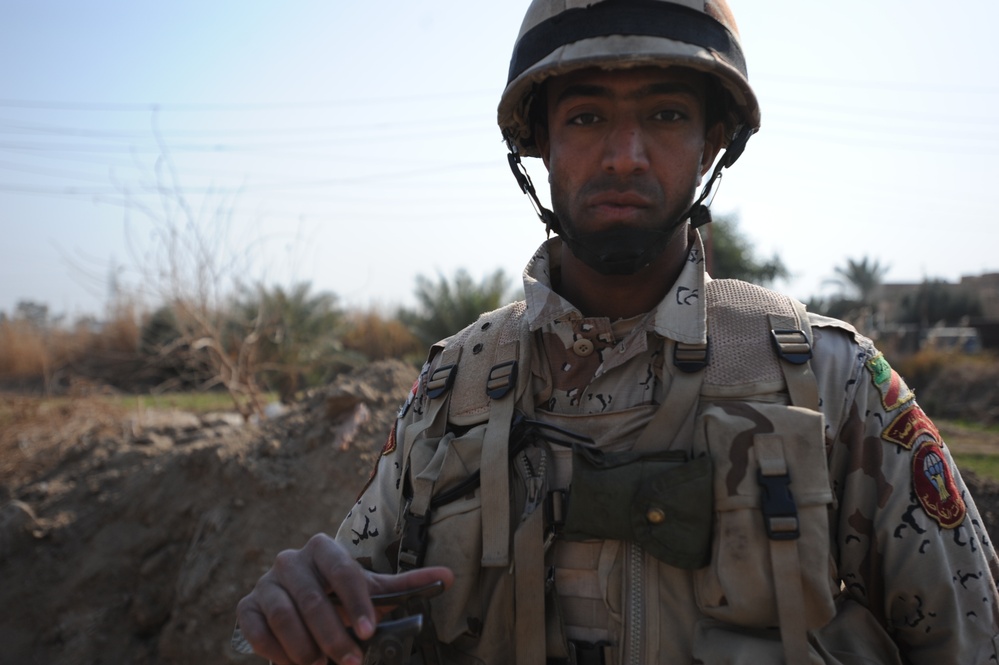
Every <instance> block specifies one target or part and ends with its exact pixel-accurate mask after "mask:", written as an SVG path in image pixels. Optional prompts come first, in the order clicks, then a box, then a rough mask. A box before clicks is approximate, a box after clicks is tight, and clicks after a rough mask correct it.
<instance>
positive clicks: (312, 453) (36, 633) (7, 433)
mask: <svg viewBox="0 0 999 665" xmlns="http://www.w3.org/2000/svg"><path fill="white" fill-rule="evenodd" d="M414 374H415V370H414V369H413V368H412V367H410V366H407V365H405V364H403V363H398V362H383V363H377V364H374V365H371V366H370V367H367V368H365V369H363V370H360V371H358V372H357V373H355V374H353V375H351V376H348V377H345V378H343V379H341V380H339V381H337V382H336V384H335V385H332V386H330V387H329V388H328V389H326V390H323V391H321V392H318V393H316V394H314V395H311V396H310V397H309V398H307V399H306V400H304V401H303V402H302V403H301V404H299V405H297V406H296V407H294V408H293V409H292V411H291V412H289V413H288V414H286V415H284V416H281V417H279V418H274V419H272V420H271V421H268V422H267V423H266V424H265V425H262V426H258V425H252V424H249V425H248V424H244V423H242V422H241V421H240V420H239V419H238V418H234V417H233V416H231V415H226V414H215V415H209V416H194V415H192V414H189V413H181V412H150V411H142V410H139V409H138V408H136V409H124V408H122V407H112V406H109V405H108V402H107V401H105V400H100V399H97V398H79V399H75V400H66V401H59V402H51V401H41V400H38V399H33V398H24V397H12V396H8V397H0V422H2V423H5V426H4V427H3V428H0V506H2V508H0V580H3V584H2V585H0V644H3V656H2V657H0V662H5V663H8V662H9V663H19V664H33V663H38V664H51V663H69V664H73V665H75V664H91V663H109V664H120V663H130V664H136V665H143V664H150V663H163V664H177V665H180V664H181V663H184V664H187V663H198V664H199V665H210V664H213V663H219V664H222V663H228V662H231V661H230V655H231V654H230V652H229V650H228V642H229V636H230V634H231V631H232V628H233V624H234V621H235V614H234V608H235V606H236V603H237V602H238V600H239V598H240V597H241V596H243V595H244V594H245V593H246V592H247V591H249V589H250V588H251V587H252V585H253V583H254V581H255V580H256V579H257V577H259V576H260V574H261V573H263V572H264V571H265V570H266V569H267V567H268V566H269V565H270V562H271V561H272V560H273V559H274V556H275V555H276V554H277V553H278V552H279V551H280V550H281V549H283V548H286V547H298V546H301V545H303V544H304V543H305V542H306V540H308V538H309V536H311V535H312V534H313V533H315V532H318V531H331V530H335V528H336V526H337V524H338V522H339V518H340V516H342V515H343V514H344V513H345V512H346V510H347V508H348V507H349V506H350V505H351V504H352V503H353V502H354V500H355V497H356V495H357V493H358V491H359V489H360V488H361V486H362V485H363V484H364V481H365V479H366V478H367V476H368V474H369V472H370V470H371V468H372V467H373V464H374V460H375V459H376V457H377V455H378V453H379V451H380V449H381V447H382V445H383V444H384V442H385V437H386V435H387V433H388V431H389V428H390V426H391V423H392V421H393V418H394V415H395V411H396V409H397V407H398V406H399V404H401V403H402V401H403V400H404V399H405V396H406V394H407V392H408V391H409V388H410V386H411V385H412V381H413V378H414ZM948 432H950V433H951V435H952V436H953V441H952V442H951V445H952V446H953V447H955V448H960V447H968V449H969V450H970V449H971V448H972V447H975V449H976V450H977V449H981V450H988V451H992V452H995V451H999V440H996V439H999V434H995V433H992V434H988V433H983V432H981V431H972V430H967V429H965V428H961V427H959V426H957V425H953V426H950V427H949V428H948ZM970 481H971V482H970V485H971V489H972V493H973V494H974V495H975V497H976V500H977V502H978V504H979V508H980V509H981V510H982V512H983V514H984V515H985V519H986V524H987V527H988V529H989V530H990V531H991V532H992V533H997V532H999V522H997V520H999V487H997V486H996V485H994V484H990V483H983V482H979V481H978V479H975V478H970ZM257 662H260V661H257Z"/></svg>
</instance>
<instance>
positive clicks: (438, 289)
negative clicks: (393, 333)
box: [399, 269, 511, 345]
mask: <svg viewBox="0 0 999 665" xmlns="http://www.w3.org/2000/svg"><path fill="white" fill-rule="evenodd" d="M509 289H510V287H509V279H508V278H507V276H506V274H505V273H504V272H503V270H497V271H496V272H494V273H493V274H491V275H487V276H486V277H485V278H483V280H482V281H481V282H480V283H478V284H476V283H475V281H474V280H473V279H472V276H471V275H469V274H468V271H466V270H464V269H459V270H458V271H457V272H456V273H455V275H454V277H453V278H452V279H451V280H450V281H449V280H448V279H447V278H445V277H444V276H443V275H438V279H437V281H436V282H434V281H432V280H430V279H428V278H427V277H424V276H423V275H418V276H417V277H416V290H415V292H414V294H415V295H416V300H417V302H418V303H419V310H418V311H415V312H414V311H409V310H402V311H400V312H399V319H400V320H401V321H403V322H404V323H406V325H408V326H409V327H410V329H411V330H412V331H413V334H415V335H416V336H417V337H418V338H419V339H420V341H421V342H423V343H424V344H427V345H429V344H433V343H434V342H437V341H438V340H441V339H444V338H445V337H449V336H451V335H453V334H455V333H456V332H458V331H459V330H461V329H462V328H464V327H465V326H467V325H468V324H470V323H474V322H475V320H476V319H477V318H479V314H482V313H483V312H489V311H492V310H494V309H497V308H498V307H500V306H502V305H504V304H506V303H508V302H510V301H511V298H509V297H508V292H509Z"/></svg>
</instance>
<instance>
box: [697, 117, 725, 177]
mask: <svg viewBox="0 0 999 665" xmlns="http://www.w3.org/2000/svg"><path fill="white" fill-rule="evenodd" d="M724 146H725V125H724V123H721V122H716V123H715V124H714V125H713V126H712V127H711V128H710V129H709V130H708V131H707V132H706V133H705V134H704V152H703V153H702V154H701V176H702V177H703V176H704V175H705V174H707V172H708V171H709V170H710V169H711V165H712V164H714V163H715V158H716V157H718V153H719V152H721V149H722V148H723V147H724Z"/></svg>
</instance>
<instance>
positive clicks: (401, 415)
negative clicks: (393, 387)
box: [392, 369, 426, 432]
mask: <svg viewBox="0 0 999 665" xmlns="http://www.w3.org/2000/svg"><path fill="white" fill-rule="evenodd" d="M425 372H426V369H424V371H423V372H420V375H419V376H418V377H416V381H413V389H412V390H410V391H409V397H407V398H406V402H405V403H404V404H403V405H402V406H401V407H399V412H398V413H397V414H396V416H395V417H396V418H405V417H406V414H407V413H409V407H411V406H413V400H414V399H416V393H417V391H418V390H419V389H420V380H421V379H422V378H423V375H424V373H425ZM392 431H393V432H395V428H394V427H393V428H392Z"/></svg>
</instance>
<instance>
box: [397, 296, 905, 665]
mask: <svg viewBox="0 0 999 665" xmlns="http://www.w3.org/2000/svg"><path fill="white" fill-rule="evenodd" d="M705 297H706V298H707V303H708V307H707V317H708V320H707V330H708V338H709V344H708V345H703V346H702V345H688V344H680V343H676V342H673V341H672V340H666V341H665V345H666V346H665V351H666V353H665V358H666V360H665V363H666V367H665V368H664V372H663V374H664V379H663V381H664V384H665V383H667V381H668V385H666V386H665V389H664V399H663V401H662V404H661V405H659V406H658V407H650V408H648V409H647V410H646V411H645V413H644V415H643V414H642V413H641V412H637V413H636V414H633V415H635V416H636V418H633V420H634V422H630V423H624V424H621V423H610V426H607V427H603V428H601V427H596V428H595V429H596V430H601V429H603V430H608V431H610V430H614V432H615V433H614V437H615V439H614V442H612V443H614V445H612V446H611V447H610V449H608V448H607V447H606V446H604V447H601V445H599V440H600V439H601V437H602V436H603V433H595V432H590V431H582V430H583V428H581V427H573V426H572V425H571V423H570V424H567V420H566V419H564V418H559V417H557V416H553V415H551V414H545V413H543V412H537V411H536V409H535V407H534V402H533V399H532V396H531V395H530V394H529V383H530V380H531V363H532V361H534V359H532V357H531V349H532V347H533V345H534V344H535V343H536V342H535V340H534V339H533V335H532V333H531V332H530V331H529V330H528V328H527V325H526V319H525V316H524V313H525V311H526V308H525V305H524V304H523V303H514V304H512V305H509V306H507V307H505V308H502V309H500V310H496V311H494V312H491V313H489V314H485V315H483V316H482V317H481V318H480V319H479V320H478V321H477V322H476V323H475V324H473V325H472V326H469V327H468V328H466V329H465V330H464V331H462V332H461V333H459V334H458V335H456V336H454V337H452V338H450V339H448V340H445V341H444V342H442V343H441V344H440V345H438V346H437V347H435V349H434V351H433V352H432V353H434V354H436V357H435V360H434V363H433V364H432V365H431V371H430V373H429V375H428V377H427V379H426V388H425V389H426V397H427V406H426V408H425V413H424V414H423V417H422V418H420V419H419V420H417V421H415V422H413V423H411V424H409V425H408V426H407V427H406V429H405V431H404V433H403V436H402V446H403V450H402V452H403V460H405V462H404V464H405V468H404V474H403V478H404V487H403V491H402V493H401V505H400V510H399V515H400V524H399V525H398V526H399V529H400V530H401V533H402V539H401V543H400V549H399V567H400V569H401V570H408V569H411V568H414V567H419V566H423V565H430V564H441V565H447V566H449V567H450V568H451V569H452V570H453V571H454V572H455V578H456V579H455V583H454V585H453V586H452V587H451V589H449V591H448V592H447V593H446V594H444V595H443V596H441V597H439V598H436V599H434V600H432V601H431V621H432V623H433V630H434V631H435V634H436V637H437V644H435V645H433V646H432V648H429V649H425V650H424V662H432V661H434V660H435V659H436V660H437V661H439V662H444V663H451V662H460V663H466V662H467V663H474V662H485V663H513V662H516V663H518V665H535V664H536V665H543V664H544V663H546V662H581V661H582V659H581V658H578V657H577V656H576V655H575V654H573V646H572V643H571V641H570V640H568V639H567V638H566V635H565V632H564V630H563V624H564V623H565V622H564V620H563V618H562V616H561V614H562V609H563V608H560V602H559V598H558V588H557V587H558V585H557V584H555V583H554V577H553V576H552V571H553V562H552V556H551V551H550V545H551V543H552V542H553V541H554V540H555V539H558V538H567V539H570V540H586V539H587V538H590V539H595V541H594V542H597V543H600V542H605V543H608V542H609V543H615V546H616V544H617V543H618V542H620V543H623V547H625V548H626V552H627V555H626V556H627V557H628V561H629V562H630V563H628V568H629V573H628V574H629V575H636V574H641V571H642V570H655V569H656V567H655V566H653V567H652V568H650V567H649V566H648V565H647V564H643V561H645V560H646V559H648V558H649V557H654V559H658V560H659V561H662V562H665V563H666V564H668V568H666V570H671V571H672V570H686V571H688V573H685V574H689V575H690V577H691V578H692V580H693V581H692V584H693V588H694V596H695V602H696V608H695V610H693V611H696V613H697V614H698V615H699V617H701V618H699V619H698V620H697V622H696V625H695V626H694V628H693V632H695V633H696V635H695V636H694V637H693V638H691V639H692V646H691V650H692V652H693V658H694V659H695V660H696V661H698V662H705V663H756V664H758V663H780V662H788V663H795V664H798V663H839V662H855V661H852V660H846V661H841V660H840V659H839V658H840V656H838V655H837V651H840V650H841V649H840V644H841V643H842V644H847V645H851V644H853V645H856V644H863V645H865V646H863V647H862V648H861V651H862V652H864V653H865V654H868V655H869V656H872V657H873V658H874V659H875V660H874V662H887V663H890V662H896V660H897V654H894V646H893V645H892V644H891V642H890V640H888V638H887V636H886V635H884V633H883V631H882V630H880V628H879V627H878V626H876V625H874V623H873V619H871V618H870V616H869V614H867V613H866V612H865V611H862V610H861V608H859V607H854V606H852V605H849V606H845V605H844V601H843V599H842V598H840V597H839V595H840V594H839V586H838V582H836V573H835V565H834V562H833V558H832V555H831V548H830V535H829V511H830V508H831V506H832V503H833V493H832V490H831V488H830V486H829V477H828V472H827V466H826V452H825V445H824V444H825V438H824V423H823V416H822V413H821V412H820V410H819V397H818V388H817V382H816V380H815V377H814V375H813V374H812V372H811V369H810V364H809V359H810V357H811V341H812V337H811V328H810V326H809V325H808V320H807V317H806V314H805V310H804V306H803V305H801V304H800V303H798V302H796V301H794V300H792V299H790V298H788V297H786V296H783V295H780V294H777V293H775V292H773V291H770V290H767V289H763V288H760V287H757V286H754V285H750V284H747V283H744V282H739V281H735V280H714V281H710V282H708V284H707V287H706V293H705ZM578 418H579V421H580V422H582V423H585V422H588V421H593V422H595V421H596V420H597V419H598V418H599V417H593V416H586V417H585V418H583V417H578ZM608 422H609V421H608ZM606 424H607V423H605V425H606ZM622 432H623V433H622ZM591 434H592V436H591ZM686 437H692V440H685V439H686ZM622 441H623V442H624V443H625V444H626V445H625V446H624V447H621V446H620V445H618V443H620V442H622ZM557 459H561V462H560V464H561V468H562V469H563V472H562V475H563V476H565V475H566V472H565V469H566V464H571V474H569V477H570V478H571V487H569V488H567V487H565V479H563V480H561V481H560V480H559V479H558V478H557V475H558V474H557V473H556V467H558V466H559V464H557V463H556V462H557ZM705 474H706V475H705ZM595 525H596V526H595ZM706 525H710V528H704V527H705V526H706ZM651 582H652V580H644V579H641V578H639V579H638V581H637V582H636V587H635V588H636V591H637V592H638V595H639V596H640V595H641V591H642V589H647V588H650V587H651V586H652V585H651ZM629 601H630V602H632V603H633V605H634V606H633V607H630V608H628V610H627V612H628V617H627V621H626V623H629V622H630V623H629V625H639V626H641V625H644V624H648V623H649V621H650V619H649V617H647V616H643V612H645V613H646V614H648V613H652V614H657V612H656V608H655V601H654V599H653V601H652V603H651V604H643V602H644V601H642V600H641V598H639V599H638V600H635V599H634V598H629ZM839 617H847V618H849V622H848V625H847V626H846V627H844V625H843V622H842V621H840V620H839ZM834 618H837V620H836V621H833V619H834ZM778 627H779V628H778ZM651 630H653V631H655V630H656V627H655V626H653V627H652V628H651ZM618 638H619V639H620V643H619V644H618V645H616V646H615V649H617V651H616V653H615V655H614V656H613V657H608V659H607V660H606V661H603V660H601V661H600V662H613V661H617V660H618V658H619V661H620V662H622V663H632V662H634V663H650V662H655V658H656V657H657V655H658V654H656V653H654V647H649V646H647V645H648V644H651V642H650V641H649V639H646V638H645V637H643V636H641V635H640V634H635V633H629V635H622V636H618ZM851 648H852V647H851ZM893 654H894V655H893ZM588 662H589V661H588Z"/></svg>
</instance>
